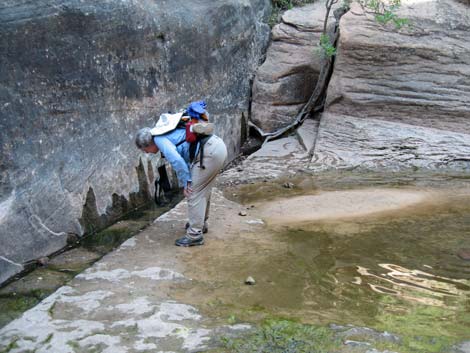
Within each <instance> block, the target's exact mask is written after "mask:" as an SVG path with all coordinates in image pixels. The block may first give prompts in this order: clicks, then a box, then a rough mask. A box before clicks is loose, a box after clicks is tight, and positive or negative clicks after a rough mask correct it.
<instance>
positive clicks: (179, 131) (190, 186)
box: [135, 101, 227, 247]
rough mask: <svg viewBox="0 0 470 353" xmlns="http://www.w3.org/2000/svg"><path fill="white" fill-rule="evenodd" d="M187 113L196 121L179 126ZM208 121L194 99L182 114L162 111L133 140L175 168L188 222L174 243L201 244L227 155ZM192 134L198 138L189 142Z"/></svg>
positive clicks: (204, 109)
mask: <svg viewBox="0 0 470 353" xmlns="http://www.w3.org/2000/svg"><path fill="white" fill-rule="evenodd" d="M186 114H187V115H189V117H190V118H191V119H192V120H194V121H197V122H196V123H195V124H191V125H186V126H183V127H181V128H180V127H179V124H180V122H181V120H182V118H183V117H184V115H186ZM207 120H208V113H207V111H206V103H205V102H204V101H198V102H193V103H191V104H190V105H189V107H188V108H187V109H186V112H184V113H178V114H163V115H162V116H160V119H159V121H158V122H157V125H156V126H155V127H154V128H153V129H151V128H143V129H140V130H139V131H138V132H137V135H136V139H135V143H136V146H137V147H138V148H139V149H140V150H142V151H143V152H145V153H158V152H159V151H160V152H161V153H162V155H163V156H165V158H166V159H167V160H168V162H169V163H170V164H171V166H172V167H173V169H174V170H175V172H176V176H177V177H178V183H179V186H180V187H183V188H184V191H183V192H184V196H185V197H186V198H187V201H188V223H187V224H186V234H185V235H184V236H183V237H181V238H179V239H177V240H176V242H175V244H176V245H177V246H185V247H186V246H195V245H203V244H204V237H203V233H206V232H207V231H208V224H207V220H208V218H209V207H210V198H211V191H212V188H213V186H214V184H215V181H216V177H217V175H218V173H219V171H220V169H221V168H222V167H223V165H224V163H225V159H226V158H227V148H226V146H225V143H224V141H223V140H222V139H221V138H220V137H218V136H216V135H214V134H212V131H213V124H211V123H205V122H207ZM194 121H193V122H194ZM199 121H200V123H198V122H199ZM188 126H189V128H187V127H188ZM193 133H196V134H195V136H196V137H197V138H196V139H195V141H194V142H188V138H187V135H188V137H189V135H191V134H193ZM189 140H190V141H193V140H191V139H189Z"/></svg>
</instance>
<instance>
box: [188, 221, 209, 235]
mask: <svg viewBox="0 0 470 353" xmlns="http://www.w3.org/2000/svg"><path fill="white" fill-rule="evenodd" d="M188 228H189V222H186V225H185V226H184V229H188ZM208 231H209V228H207V226H206V225H205V224H204V226H203V227H202V233H203V234H206V233H207V232H208Z"/></svg>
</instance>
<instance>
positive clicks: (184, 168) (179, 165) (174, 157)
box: [154, 136, 191, 189]
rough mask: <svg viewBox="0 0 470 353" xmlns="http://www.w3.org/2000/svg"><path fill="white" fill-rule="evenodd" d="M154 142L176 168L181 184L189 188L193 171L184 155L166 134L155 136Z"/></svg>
mask: <svg viewBox="0 0 470 353" xmlns="http://www.w3.org/2000/svg"><path fill="white" fill-rule="evenodd" d="M154 142H155V144H156V145H157V147H158V149H159V150H160V151H161V152H162V153H163V154H164V156H165V158H166V159H167V161H168V162H170V164H171V166H172V167H173V169H174V170H175V172H176V176H177V177H178V184H179V186H180V187H184V188H185V189H186V188H188V183H189V185H191V172H190V171H189V167H188V165H187V164H186V162H185V160H184V159H183V157H181V155H180V154H179V153H178V151H177V150H176V146H175V145H174V144H173V143H172V142H171V141H170V140H168V139H167V138H166V137H164V136H155V137H154Z"/></svg>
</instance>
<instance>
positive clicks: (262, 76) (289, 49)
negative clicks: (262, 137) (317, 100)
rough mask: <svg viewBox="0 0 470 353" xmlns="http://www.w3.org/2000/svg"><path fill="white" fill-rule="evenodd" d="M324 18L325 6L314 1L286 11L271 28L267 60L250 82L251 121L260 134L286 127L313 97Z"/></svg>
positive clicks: (319, 58) (319, 60)
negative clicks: (251, 88)
mask: <svg viewBox="0 0 470 353" xmlns="http://www.w3.org/2000/svg"><path fill="white" fill-rule="evenodd" d="M324 17H325V5H324V3H323V2H315V3H314V4H309V5H306V6H303V7H297V8H294V9H292V10H289V11H286V12H285V13H284V15H283V16H282V18H281V23H280V24H278V25H276V26H275V27H274V28H273V30H272V42H271V44H270V46H269V48H268V51H267V54H266V60H265V62H264V63H263V64H262V65H261V66H260V67H259V69H258V70H257V72H256V77H255V79H254V82H253V93H252V94H253V99H252V100H253V101H252V106H251V121H252V122H253V123H254V124H255V125H256V126H257V127H259V128H260V129H261V130H262V131H263V132H265V133H269V132H274V131H276V130H278V129H280V128H282V127H285V126H287V125H289V124H290V123H291V122H292V121H293V120H294V118H295V116H296V115H297V113H298V111H299V110H300V109H301V108H302V106H303V105H304V104H305V103H306V102H307V101H308V99H309V97H310V95H311V94H312V92H313V89H314V88H315V84H316V81H317V78H318V75H319V72H320V68H321V66H320V65H321V55H320V52H319V51H318V43H319V40H320V34H321V32H322V30H323V20H324ZM330 21H334V19H333V18H332V17H331V18H330ZM330 23H331V22H330Z"/></svg>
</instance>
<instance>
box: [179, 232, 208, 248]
mask: <svg viewBox="0 0 470 353" xmlns="http://www.w3.org/2000/svg"><path fill="white" fill-rule="evenodd" d="M175 245H176V246H184V247H188V246H195V245H204V238H203V237H202V236H201V237H199V238H190V237H188V236H187V235H185V236H184V237H181V238H179V239H176V241H175Z"/></svg>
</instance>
